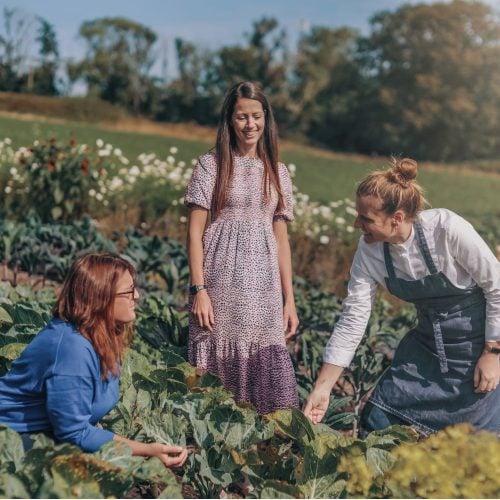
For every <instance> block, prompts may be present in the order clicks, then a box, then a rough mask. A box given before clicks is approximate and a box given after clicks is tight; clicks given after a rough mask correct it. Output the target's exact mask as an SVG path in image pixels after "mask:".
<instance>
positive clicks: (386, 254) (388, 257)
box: [384, 241, 396, 281]
mask: <svg viewBox="0 0 500 500" xmlns="http://www.w3.org/2000/svg"><path fill="white" fill-rule="evenodd" d="M384 261H385V267H386V269H387V273H388V274H389V279H390V280H392V281H393V280H395V279H396V272H395V271H394V264H393V263H392V258H391V252H390V251H389V243H387V241H384Z"/></svg>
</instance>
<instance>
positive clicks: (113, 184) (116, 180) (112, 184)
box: [109, 177, 123, 191]
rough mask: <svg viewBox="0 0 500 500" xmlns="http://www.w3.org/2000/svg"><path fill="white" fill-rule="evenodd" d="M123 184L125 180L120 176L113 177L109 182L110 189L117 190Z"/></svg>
mask: <svg viewBox="0 0 500 500" xmlns="http://www.w3.org/2000/svg"><path fill="white" fill-rule="evenodd" d="M122 186H123V181H122V180H121V179H120V178H119V177H113V179H111V182H110V184H109V189H110V191H115V190H116V189H118V188H121V187H122Z"/></svg>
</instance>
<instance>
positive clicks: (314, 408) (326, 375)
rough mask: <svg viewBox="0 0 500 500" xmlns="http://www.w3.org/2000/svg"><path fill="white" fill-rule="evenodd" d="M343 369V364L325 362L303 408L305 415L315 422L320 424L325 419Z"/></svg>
mask: <svg viewBox="0 0 500 500" xmlns="http://www.w3.org/2000/svg"><path fill="white" fill-rule="evenodd" d="M343 371H344V368H343V367H342V366H337V365H332V364H331V363H323V366H322V367H321V370H320V371H319V374H318V379H317V380H316V383H315V384H314V389H313V390H312V392H311V394H309V396H308V398H307V399H306V401H305V403H304V408H302V411H303V413H304V415H305V416H306V417H307V418H308V419H309V420H310V421H311V422H312V423H313V424H319V423H320V422H321V420H323V417H324V416H325V413H326V410H327V409H328V405H329V404H330V393H331V392H332V389H333V387H334V386H335V384H336V383H337V380H338V379H339V377H340V376H341V375H342V372H343Z"/></svg>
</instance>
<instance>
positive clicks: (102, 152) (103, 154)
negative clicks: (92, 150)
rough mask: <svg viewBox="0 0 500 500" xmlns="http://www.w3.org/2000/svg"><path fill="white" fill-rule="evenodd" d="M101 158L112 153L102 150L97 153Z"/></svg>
mask: <svg viewBox="0 0 500 500" xmlns="http://www.w3.org/2000/svg"><path fill="white" fill-rule="evenodd" d="M97 154H98V155H99V156H109V154H110V151H109V149H100V150H99V152H98V153H97Z"/></svg>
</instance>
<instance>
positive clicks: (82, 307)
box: [52, 253, 135, 380]
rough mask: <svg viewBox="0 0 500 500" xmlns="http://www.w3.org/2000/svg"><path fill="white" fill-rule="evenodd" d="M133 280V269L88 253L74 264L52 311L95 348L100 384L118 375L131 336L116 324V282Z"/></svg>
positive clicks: (110, 256) (125, 263) (127, 326)
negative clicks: (128, 276) (129, 277)
mask: <svg viewBox="0 0 500 500" xmlns="http://www.w3.org/2000/svg"><path fill="white" fill-rule="evenodd" d="M126 271H128V272H129V273H130V274H131V275H132V278H134V277H135V269H134V266H133V265H132V264H131V263H130V262H128V261H127V260H125V259H123V258H122V257H120V256H118V255H116V254H112V253H88V254H86V255H83V256H81V257H79V258H77V259H76V260H75V262H73V265H72V266H71V268H70V270H69V272H68V275H67V276H66V279H65V280H64V284H63V287H62V290H61V293H60V294H59V298H58V299H57V302H56V304H55V305H54V307H53V309H52V313H53V314H54V316H55V317H56V318H60V319H63V320H65V321H68V322H70V323H71V324H72V325H73V326H74V327H75V328H76V329H77V330H78V331H79V332H80V333H81V334H82V335H83V336H84V337H85V338H86V339H87V340H88V341H89V342H90V343H91V344H92V346H93V347H94V349H95V351H96V353H97V355H98V357H99V361H100V365H101V376H102V378H103V380H107V379H108V375H109V374H112V375H114V376H117V375H118V372H119V369H120V362H121V360H122V357H123V353H124V351H125V349H126V347H127V346H128V345H129V343H130V340H131V336H132V326H131V325H130V324H123V323H119V322H117V321H115V318H114V301H115V294H116V286H117V282H118V280H119V279H120V277H121V276H122V274H123V273H124V272H126Z"/></svg>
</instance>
